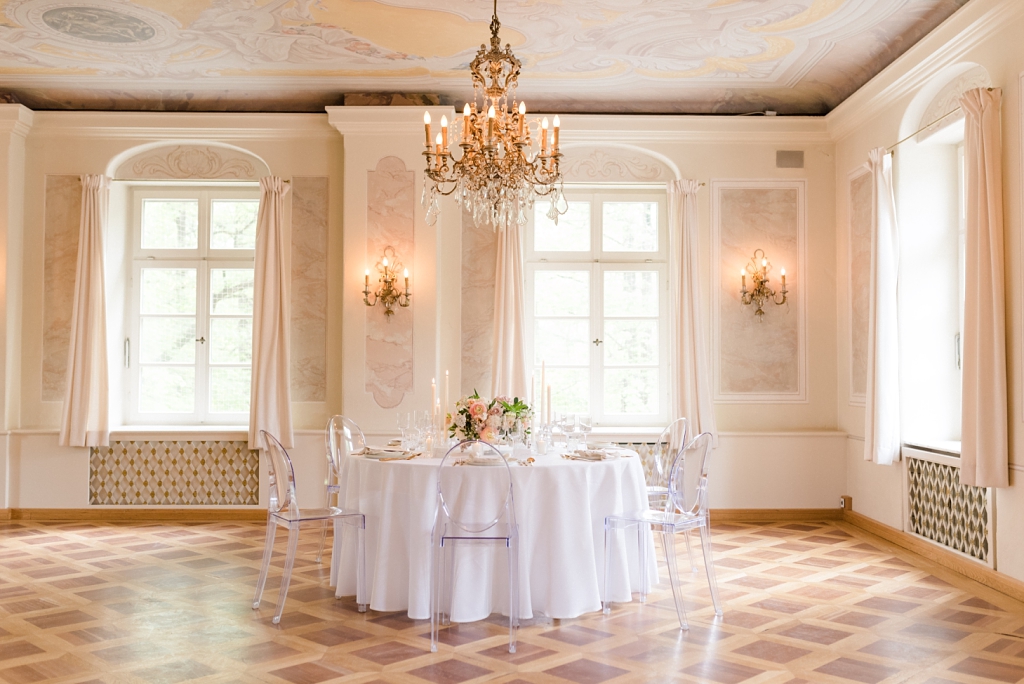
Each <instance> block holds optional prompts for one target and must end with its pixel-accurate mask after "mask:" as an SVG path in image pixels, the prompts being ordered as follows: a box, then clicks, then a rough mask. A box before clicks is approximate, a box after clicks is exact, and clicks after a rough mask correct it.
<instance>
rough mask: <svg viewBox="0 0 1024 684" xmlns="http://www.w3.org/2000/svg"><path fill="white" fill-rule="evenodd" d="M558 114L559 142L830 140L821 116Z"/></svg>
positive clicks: (811, 142) (812, 142) (798, 142)
mask: <svg viewBox="0 0 1024 684" xmlns="http://www.w3.org/2000/svg"><path fill="white" fill-rule="evenodd" d="M537 116H543V114H538V115H537ZM549 116H550V115H549ZM559 116H560V118H561V122H562V134H561V136H562V141H563V142H564V143H572V144H577V143H605V144H607V143H673V142H676V143H753V144H766V145H772V144H794V145H816V144H829V143H831V142H832V138H831V137H830V135H829V132H828V127H827V124H826V121H825V118H824V117H813V116H785V117H782V116H779V117H771V116H758V117H754V116H691V115H672V114H666V115H606V114H563V115H559Z"/></svg>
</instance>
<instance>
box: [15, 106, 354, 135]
mask: <svg viewBox="0 0 1024 684" xmlns="http://www.w3.org/2000/svg"><path fill="white" fill-rule="evenodd" d="M18 106H20V105H18ZM26 111H28V110H26ZM32 114H33V120H34V122H35V124H34V126H33V127H32V133H33V135H35V134H38V135H46V136H47V137H61V136H67V137H75V138H108V139H109V138H113V139H127V140H154V139H159V140H167V141H202V140H211V139H215V140H282V139H301V138H307V139H308V138H333V137H334V136H336V135H337V133H336V132H335V131H334V130H333V129H332V128H331V127H330V126H329V125H328V124H327V120H326V118H325V117H324V115H323V114H278V113H269V114H257V113H248V112H247V113H227V112H216V113H196V112H63V111H47V112H32Z"/></svg>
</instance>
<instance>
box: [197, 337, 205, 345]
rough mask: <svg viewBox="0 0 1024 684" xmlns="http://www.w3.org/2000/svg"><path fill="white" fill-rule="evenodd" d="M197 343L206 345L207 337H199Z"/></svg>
mask: <svg viewBox="0 0 1024 684" xmlns="http://www.w3.org/2000/svg"><path fill="white" fill-rule="evenodd" d="M196 342H198V343H199V344H206V338H205V337H197V338H196Z"/></svg>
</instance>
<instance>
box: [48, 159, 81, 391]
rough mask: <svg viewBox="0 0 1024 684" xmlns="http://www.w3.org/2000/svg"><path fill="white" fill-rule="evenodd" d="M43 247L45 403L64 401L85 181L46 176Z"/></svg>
mask: <svg viewBox="0 0 1024 684" xmlns="http://www.w3.org/2000/svg"><path fill="white" fill-rule="evenodd" d="M44 212H45V219H44V234H45V237H44V248H43V254H44V256H43V378H42V380H43V388H42V400H43V401H63V400H64V390H65V384H66V383H65V381H66V377H67V367H68V345H69V344H70V342H71V310H72V303H73V301H74V297H75V271H76V270H77V262H78V231H79V225H80V223H81V220H82V182H81V180H80V179H79V177H78V176H47V177H46V197H45V200H44Z"/></svg>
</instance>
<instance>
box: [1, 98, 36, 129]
mask: <svg viewBox="0 0 1024 684" xmlns="http://www.w3.org/2000/svg"><path fill="white" fill-rule="evenodd" d="M33 119H34V117H33V112H32V110H31V109H29V108H28V107H25V106H24V105H20V104H0V131H2V132H4V133H12V134H14V135H20V136H21V137H25V136H27V135H28V132H29V131H30V130H31V129H32V122H33Z"/></svg>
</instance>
